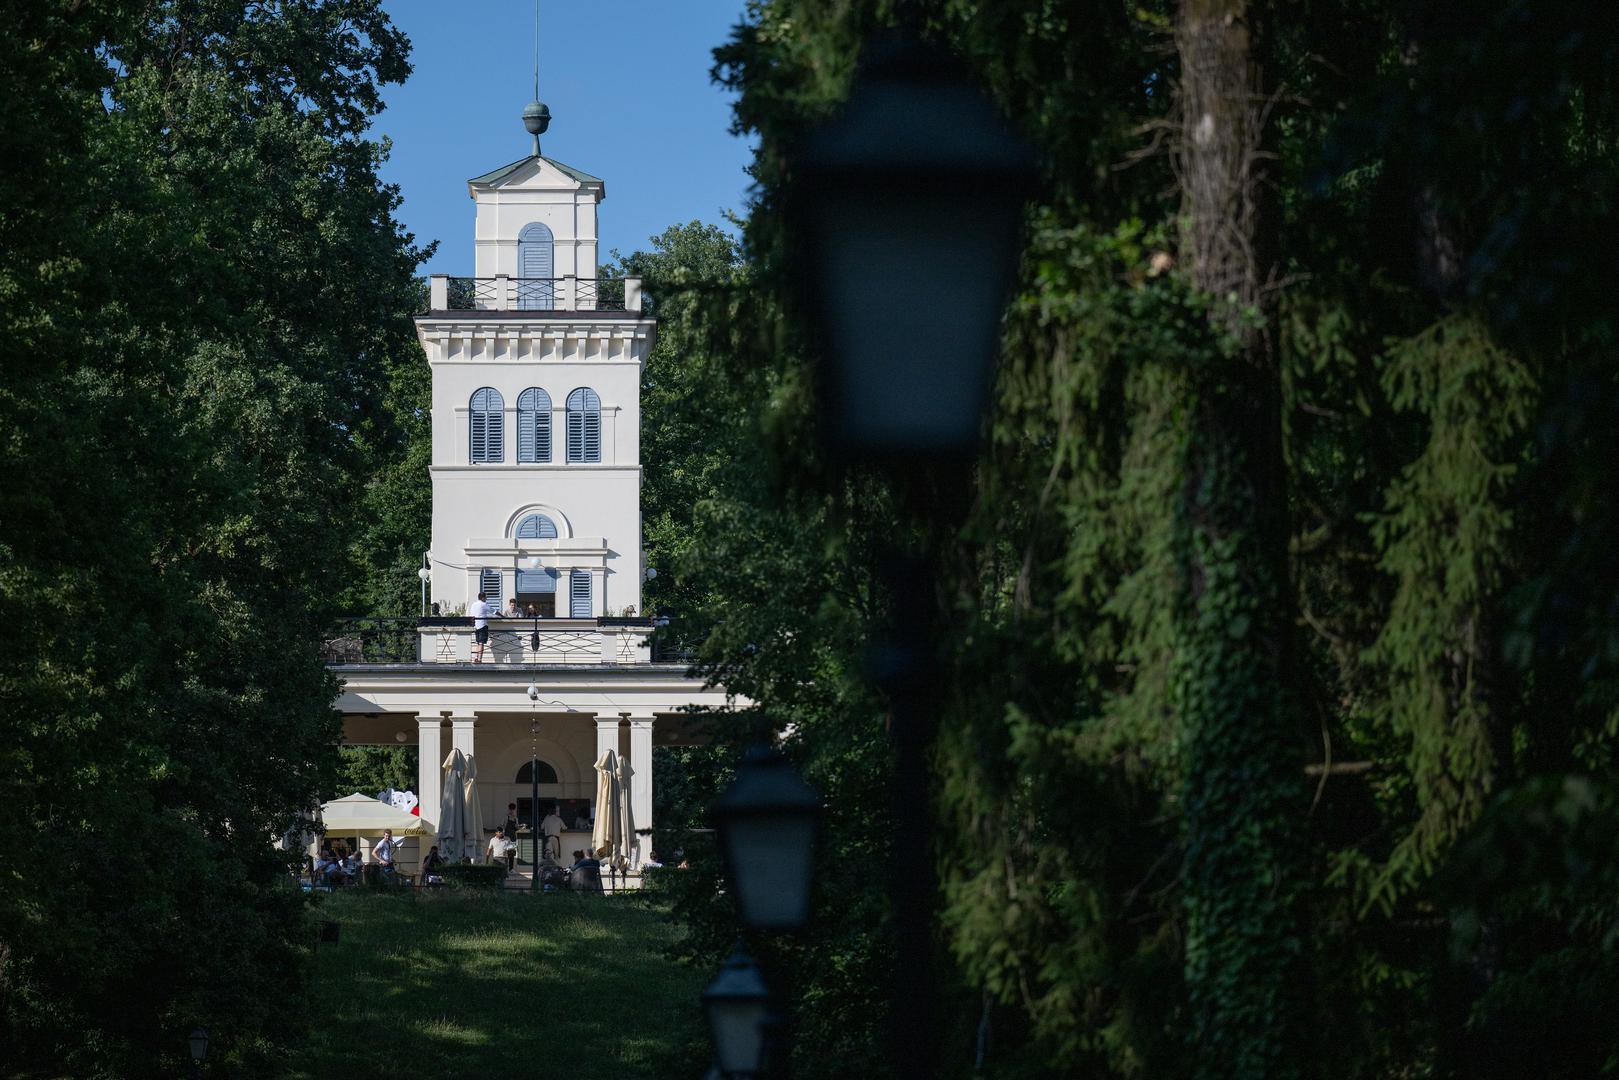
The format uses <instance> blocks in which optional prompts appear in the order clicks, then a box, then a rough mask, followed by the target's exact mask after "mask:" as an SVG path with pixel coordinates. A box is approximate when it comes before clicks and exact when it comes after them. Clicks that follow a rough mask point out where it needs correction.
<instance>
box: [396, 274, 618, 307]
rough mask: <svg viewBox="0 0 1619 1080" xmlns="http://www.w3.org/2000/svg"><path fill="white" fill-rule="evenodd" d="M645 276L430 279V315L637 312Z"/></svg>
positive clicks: (428, 304) (498, 276) (439, 277)
mask: <svg viewBox="0 0 1619 1080" xmlns="http://www.w3.org/2000/svg"><path fill="white" fill-rule="evenodd" d="M642 300H643V296H642V293H641V279H640V278H638V277H626V278H581V277H574V276H572V275H571V274H570V275H569V276H567V277H560V278H521V277H508V276H507V275H505V274H497V275H495V276H494V277H487V278H470V277H449V276H448V275H445V274H434V275H432V276H431V277H430V278H429V279H428V298H427V306H428V311H427V312H426V313H427V314H430V315H441V314H444V313H447V312H455V311H477V312H506V313H509V314H513V315H522V316H534V315H550V314H556V313H561V314H576V313H582V312H588V313H590V314H593V315H602V314H607V315H620V316H622V315H638V314H639V313H640V312H641V310H642Z"/></svg>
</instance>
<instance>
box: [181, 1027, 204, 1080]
mask: <svg viewBox="0 0 1619 1080" xmlns="http://www.w3.org/2000/svg"><path fill="white" fill-rule="evenodd" d="M186 1042H188V1043H190V1044H191V1073H192V1075H193V1076H201V1075H202V1063H203V1062H204V1061H205V1060H207V1057H208V1029H207V1028H205V1027H194V1028H192V1029H191V1034H190V1035H188V1036H187V1037H186Z"/></svg>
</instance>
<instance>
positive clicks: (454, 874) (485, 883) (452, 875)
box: [439, 863, 506, 889]
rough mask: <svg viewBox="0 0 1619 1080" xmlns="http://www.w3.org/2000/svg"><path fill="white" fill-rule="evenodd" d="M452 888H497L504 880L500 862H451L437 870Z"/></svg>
mask: <svg viewBox="0 0 1619 1080" xmlns="http://www.w3.org/2000/svg"><path fill="white" fill-rule="evenodd" d="M439 874H440V875H441V876H442V877H443V878H444V884H446V885H448V886H449V887H450V888H452V889H498V888H500V887H501V883H502V882H504V881H505V880H506V867H505V865H504V864H502V863H489V864H482V863H451V864H450V865H448V866H445V867H444V868H443V869H441V870H440V871H439Z"/></svg>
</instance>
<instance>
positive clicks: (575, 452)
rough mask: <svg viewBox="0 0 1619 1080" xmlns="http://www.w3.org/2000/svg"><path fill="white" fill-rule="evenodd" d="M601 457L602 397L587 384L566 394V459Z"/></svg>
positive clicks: (586, 459)
mask: <svg viewBox="0 0 1619 1080" xmlns="http://www.w3.org/2000/svg"><path fill="white" fill-rule="evenodd" d="M601 459H602V399H601V398H599V397H597V396H596V391H594V390H592V389H590V387H588V386H581V387H580V388H579V389H577V390H575V391H574V392H573V393H571V394H569V395H568V460H569V461H600V460H601Z"/></svg>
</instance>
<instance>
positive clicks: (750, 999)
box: [703, 943, 770, 1077]
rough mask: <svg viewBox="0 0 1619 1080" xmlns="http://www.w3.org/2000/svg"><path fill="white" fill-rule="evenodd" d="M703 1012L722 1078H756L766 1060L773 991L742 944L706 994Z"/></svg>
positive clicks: (709, 986) (709, 985)
mask: <svg viewBox="0 0 1619 1080" xmlns="http://www.w3.org/2000/svg"><path fill="white" fill-rule="evenodd" d="M703 1011H704V1012H706V1013H708V1027H709V1031H710V1033H711V1034H712V1035H713V1038H714V1057H715V1064H716V1065H717V1066H718V1067H719V1071H720V1073H721V1075H723V1076H728V1077H749V1076H757V1075H758V1074H759V1069H760V1065H761V1064H762V1060H763V1057H764V1041H765V1026H764V1022H765V1019H766V1018H767V1017H768V1016H769V1014H770V991H769V990H768V989H766V987H765V980H764V976H762V975H760V974H759V967H758V965H757V964H755V963H754V962H753V958H752V957H751V956H749V955H748V954H747V953H746V952H745V951H743V949H742V946H741V944H740V943H739V944H738V945H737V947H736V951H734V952H733V953H731V958H730V959H729V960H727V961H725V966H724V967H722V968H720V973H719V974H718V975H716V976H714V981H713V982H711V983H709V984H708V989H707V990H704V991H703Z"/></svg>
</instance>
